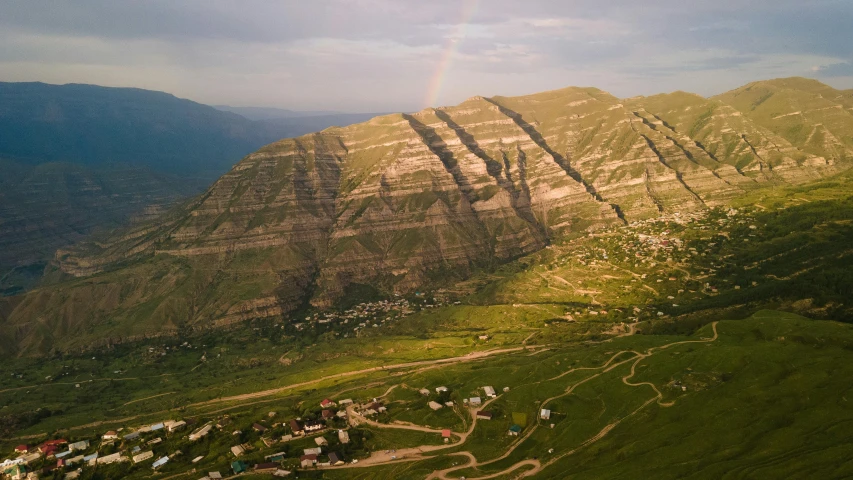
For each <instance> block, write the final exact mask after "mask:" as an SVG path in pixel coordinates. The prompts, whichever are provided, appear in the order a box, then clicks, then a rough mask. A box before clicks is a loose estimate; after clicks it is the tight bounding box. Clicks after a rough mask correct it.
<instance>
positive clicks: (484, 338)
mask: <svg viewBox="0 0 853 480" xmlns="http://www.w3.org/2000/svg"><path fill="white" fill-rule="evenodd" d="M477 338H478V339H479V340H488V339H489V336H488V335H479V336H478V337H477Z"/></svg>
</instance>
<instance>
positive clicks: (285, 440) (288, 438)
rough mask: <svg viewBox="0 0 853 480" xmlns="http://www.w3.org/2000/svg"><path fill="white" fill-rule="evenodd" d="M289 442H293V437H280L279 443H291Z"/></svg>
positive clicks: (288, 435)
mask: <svg viewBox="0 0 853 480" xmlns="http://www.w3.org/2000/svg"><path fill="white" fill-rule="evenodd" d="M291 440H293V435H290V434H287V435H282V436H281V441H282V442H289V441H291Z"/></svg>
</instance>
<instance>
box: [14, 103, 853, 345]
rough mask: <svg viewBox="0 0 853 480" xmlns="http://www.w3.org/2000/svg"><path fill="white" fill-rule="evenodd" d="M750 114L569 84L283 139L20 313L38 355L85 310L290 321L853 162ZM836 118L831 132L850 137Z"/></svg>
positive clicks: (117, 239) (65, 254)
mask: <svg viewBox="0 0 853 480" xmlns="http://www.w3.org/2000/svg"><path fill="white" fill-rule="evenodd" d="M827 88H828V87H827ZM821 95H824V96H826V95H828V93H827V91H826V90H822V93H821ZM821 105H823V104H821ZM832 112H833V113H832V115H836V114H837V112H836V111H835V110H833V111H832ZM838 112H841V113H843V114H844V115H850V114H849V113H845V112H846V111H845V110H844V109H840V110H838ZM752 116H753V114H752V113H750V112H746V111H744V110H743V109H742V106H740V104H735V105H729V104H727V103H725V102H724V101H723V99H721V98H715V99H705V98H702V97H699V96H696V95H692V94H688V93H683V92H675V93H672V94H667V95H657V96H654V97H648V98H633V99H627V100H620V99H617V98H615V97H613V96H612V95H610V94H608V93H606V92H603V91H600V90H597V89H594V88H567V89H562V90H556V91H552V92H544V93H540V94H535V95H529V96H524V97H513V98H507V97H493V98H483V97H474V98H471V99H469V100H466V101H465V102H463V103H461V104H460V105H457V106H454V107H446V108H439V109H433V108H428V109H425V110H423V111H420V112H417V113H414V114H394V115H386V116H381V117H376V118H374V119H372V120H370V121H368V122H365V123H361V124H357V125H351V126H349V127H344V128H330V129H326V130H324V131H322V132H318V133H314V134H310V135H305V136H302V137H298V138H292V139H286V140H281V141H279V142H276V143H273V144H271V145H268V146H266V147H264V148H262V149H261V150H259V151H257V152H255V153H253V154H251V155H249V156H247V157H245V158H244V159H243V160H242V161H240V162H239V163H238V164H237V165H235V166H234V168H233V169H232V170H231V171H230V172H228V173H227V174H225V175H224V176H222V177H221V178H220V179H219V180H218V181H217V182H215V183H214V184H213V185H212V186H211V187H210V188H209V189H208V190H207V191H206V192H205V193H204V194H203V195H201V196H199V197H198V198H196V199H194V200H192V201H190V202H188V203H187V204H186V205H184V206H183V207H181V208H179V209H177V210H173V211H171V212H169V213H168V214H166V215H164V216H162V217H160V218H159V219H158V220H157V221H155V222H151V223H148V224H143V225H140V226H138V227H136V228H134V229H129V230H125V231H123V232H121V233H120V234H118V235H114V236H111V237H108V238H103V239H101V240H100V241H98V242H89V243H87V244H82V245H78V246H76V247H75V248H73V249H67V250H64V251H62V252H61V253H60V254H59V255H58V256H57V265H58V267H59V268H60V269H61V270H62V271H63V272H65V273H67V274H69V275H72V276H75V277H78V278H77V279H76V280H74V281H71V282H65V283H59V284H56V285H54V286H51V287H45V288H42V289H40V290H38V291H35V292H33V293H32V294H30V295H28V296H27V297H25V298H24V299H23V301H21V302H20V304H18V305H17V306H16V308H15V309H14V310H13V311H12V312H11V313H10V314H9V318H8V320H7V323H11V324H14V325H16V328H17V331H18V335H19V337H21V338H24V339H26V340H25V341H24V343H25V344H29V345H36V346H39V348H42V347H43V343H44V342H39V341H36V340H35V339H36V338H41V337H39V335H40V334H39V333H38V332H40V331H41V330H42V329H44V328H50V327H46V326H48V325H62V329H63V331H67V332H69V333H70V332H73V331H75V329H79V328H82V327H81V326H80V324H79V322H78V318H80V317H81V315H82V316H85V318H86V325H87V327H86V328H88V329H89V331H92V330H97V329H102V330H103V332H104V335H108V336H111V337H116V336H120V335H124V336H127V335H130V334H134V335H139V334H144V332H146V331H150V330H152V329H160V328H164V329H180V328H184V327H191V328H214V327H219V326H224V325H229V324H233V323H236V322H241V321H245V320H248V319H251V318H258V317H276V318H278V317H281V316H283V315H286V314H287V313H288V312H289V311H292V310H293V309H295V308H296V307H298V306H299V305H301V304H303V302H305V301H310V302H311V303H313V304H314V305H315V306H318V307H329V306H332V305H334V302H335V301H336V300H337V299H339V298H341V297H342V296H345V295H346V294H347V291H348V289H349V288H350V287H352V286H355V285H358V284H369V285H372V286H374V287H376V288H378V289H380V290H383V291H386V292H398V293H402V292H408V291H412V290H415V289H418V288H421V287H422V286H424V285H430V284H434V283H436V282H437V281H442V282H447V281H449V280H452V279H453V278H463V277H465V276H466V275H468V274H469V273H470V272H471V271H472V270H473V269H475V268H480V267H488V266H491V265H495V264H498V263H500V262H504V261H507V260H509V259H512V258H514V257H518V256H521V255H525V254H528V253H531V252H534V251H536V250H539V249H541V248H544V247H545V246H546V245H548V243H549V242H551V241H552V240H555V239H559V238H561V237H563V236H565V235H568V234H572V233H574V232H586V231H588V230H594V229H596V228H598V227H600V226H602V225H607V224H611V223H619V222H628V221H633V220H637V219H643V218H649V217H653V216H656V215H659V214H661V213H664V212H672V211H684V210H693V209H704V208H708V207H710V206H714V205H720V204H724V203H725V202H727V201H729V200H730V199H732V198H735V197H737V196H739V195H742V194H743V193H744V192H746V191H748V190H752V189H756V188H762V186H764V185H773V184H776V183H779V182H804V181H808V180H810V179H814V178H819V177H821V176H824V175H827V174H829V173H832V172H834V171H837V169H839V168H842V167H843V166H846V165H849V158H848V156H847V154H846V153H844V152H846V150H843V148H847V147H845V146H844V145H846V144H844V141H842V140H839V142H840V145H841V146H837V150H833V151H832V152H829V151H828V150H827V151H823V150H821V151H817V150H815V149H813V148H811V147H809V146H811V145H813V144H814V140H813V139H812V140H808V141H806V140H804V141H802V142H796V141H794V140H796V139H790V138H788V137H787V136H786V135H785V134H784V132H780V133H777V132H776V131H774V130H773V129H771V128H768V127H767V126H765V125H763V123H762V122H763V121H757V120H754V119H753V118H752ZM785 118H791V119H796V118H800V117H798V115H789V116H788V117H785ZM833 118H834V117H833ZM836 120H837V121H834V122H833V123H832V125H833V127H832V128H830V127H827V131H831V132H832V135H834V137H835V138H836V139H843V138H850V135H849V132H851V131H853V124H851V127H850V130H847V132H848V133H847V135H846V136H844V135H843V134H841V133H840V131H839V130H838V129H839V128H846V127H845V125H846V124H845V123H844V122H842V121H841V120H840V119H836ZM786 121H787V120H786ZM839 125H840V126H839ZM804 128H806V127H804ZM785 131H787V130H785ZM817 135H821V138H823V139H824V144H825V142H826V141H827V140H826V139H828V138H830V137H829V136H827V135H824V134H821V133H814V136H817ZM845 141H846V140H845ZM830 143H832V142H830ZM833 145H835V144H833ZM807 147H808V148H807ZM842 147H843V148H842ZM827 148H828V147H827ZM833 152H834V153H833ZM93 300H94V301H93ZM84 312H85V313H84ZM72 317H73V318H72ZM131 321H133V322H135V323H134V324H133V328H132V329H131V330H132V332H130V333H127V332H125V331H124V330H122V329H123V328H125V325H126V323H127V322H131ZM84 340H85V337H82V338H80V339H78V341H80V342H82V341H84ZM48 343H50V342H48Z"/></svg>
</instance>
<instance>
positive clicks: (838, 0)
mask: <svg viewBox="0 0 853 480" xmlns="http://www.w3.org/2000/svg"><path fill="white" fill-rule="evenodd" d="M851 26H853V1H850V0H833V1H829V0H828V1H803V0H797V1H791V0H750V1H743V0H738V1H734V0H714V1H691V0H684V1H682V2H673V1H672V0H668V1H666V2H659V1H654V0H644V1H643V2H638V1H608V0H575V1H573V0H564V1H557V0H524V1H521V0H430V1H428V2H424V1H415V0H310V1H308V0H306V1H301V0H300V1H296V0H293V1H288V0H278V1H272V0H233V1H222V0H180V1H176V0H147V1H142V0H75V1H73V2H71V1H68V2H55V1H48V0H5V1H3V2H0V81H42V82H47V83H92V84H97V85H107V86H122V87H138V88H146V89H152V90H161V91H166V92H169V93H172V94H175V95H177V96H179V97H182V98H189V99H191V100H195V101H198V102H202V103H207V104H227V105H232V106H262V107H278V108H289V109H295V110H335V111H347V112H390V111H416V110H419V109H421V108H424V107H426V106H441V105H452V104H456V103H459V102H461V101H463V100H464V99H466V98H468V97H471V96H474V95H483V96H492V95H508V96H509V95H523V94H528V93H535V92H539V91H544V90H551V89H556V88H562V87H566V86H594V87H598V88H601V89H603V90H606V91H608V92H610V93H612V94H614V95H616V96H619V97H630V96H635V95H650V94H655V93H661V92H669V91H674V90H685V91H690V92H694V93H699V94H701V95H706V96H710V95H714V94H717V93H722V92H724V91H726V90H729V89H732V88H735V87H738V86H740V85H743V84H745V83H748V82H751V81H755V80H761V79H768V78H777V77H787V76H805V77H810V78H816V79H818V80H821V81H823V82H825V83H827V84H829V85H831V86H834V87H836V88H844V89H847V88H853V28H851Z"/></svg>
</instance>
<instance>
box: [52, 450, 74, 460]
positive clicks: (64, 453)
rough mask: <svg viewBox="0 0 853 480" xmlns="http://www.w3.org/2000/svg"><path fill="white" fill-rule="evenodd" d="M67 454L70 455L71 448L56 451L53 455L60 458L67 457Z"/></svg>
mask: <svg viewBox="0 0 853 480" xmlns="http://www.w3.org/2000/svg"><path fill="white" fill-rule="evenodd" d="M68 455H71V450H68V451H67V452H62V453H57V454H56V455H54V457H56V458H62V457H67V456H68Z"/></svg>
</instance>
